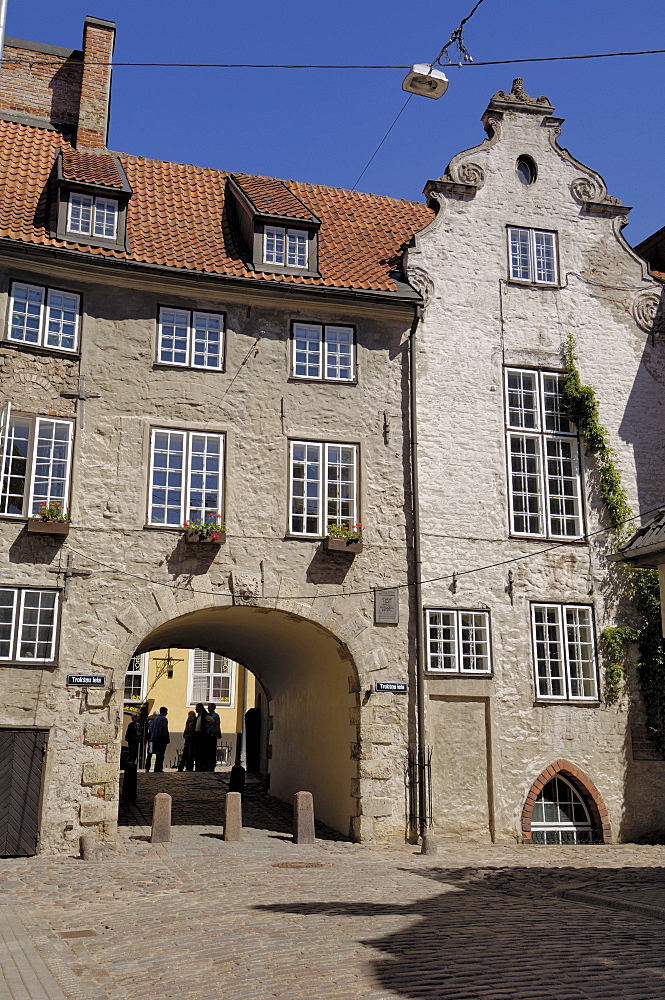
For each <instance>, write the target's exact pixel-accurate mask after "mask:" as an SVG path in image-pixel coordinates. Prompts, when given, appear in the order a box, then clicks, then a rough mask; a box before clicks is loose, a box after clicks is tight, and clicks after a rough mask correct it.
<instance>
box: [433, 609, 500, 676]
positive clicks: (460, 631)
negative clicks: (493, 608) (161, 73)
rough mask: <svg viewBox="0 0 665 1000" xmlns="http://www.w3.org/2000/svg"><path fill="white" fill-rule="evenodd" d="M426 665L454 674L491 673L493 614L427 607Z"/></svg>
mask: <svg viewBox="0 0 665 1000" xmlns="http://www.w3.org/2000/svg"><path fill="white" fill-rule="evenodd" d="M426 616H427V669H428V670H435V671H440V672H442V673H451V674H460V673H461V674H467V673H468V674H489V673H491V669H492V667H491V661H490V635H489V628H490V616H489V614H488V613H487V612H486V611H442V610H439V609H438V608H437V609H428V610H427V612H426Z"/></svg>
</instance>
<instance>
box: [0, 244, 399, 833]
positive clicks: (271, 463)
mask: <svg viewBox="0 0 665 1000" xmlns="http://www.w3.org/2000/svg"><path fill="white" fill-rule="evenodd" d="M2 272H3V277H2V281H1V283H0V298H1V302H0V315H2V316H5V314H6V305H7V295H8V288H9V281H10V279H16V280H27V281H31V282H33V283H36V284H45V285H50V286H52V287H56V288H58V287H65V288H70V289H73V290H75V291H78V292H80V293H81V294H82V301H83V304H84V315H83V320H82V330H81V358H80V364H79V360H78V358H73V357H64V356H63V355H58V354H56V353H49V352H48V351H45V350H40V349H37V348H34V349H31V348H24V347H16V346H8V345H4V346H3V347H2V350H1V351H0V355H1V356H2V358H4V363H5V369H7V367H9V372H10V374H13V375H14V378H13V380H12V379H5V380H4V381H3V384H2V389H1V392H2V396H3V400H4V398H11V401H12V404H13V406H14V408H15V410H16V411H18V412H26V413H30V414H42V415H43V414H48V413H51V412H57V413H58V414H62V415H66V416H73V415H74V412H75V410H74V404H73V403H71V402H70V401H67V400H64V399H62V398H61V397H60V392H61V391H62V390H63V388H72V387H75V384H76V382H75V378H76V376H78V375H79V374H81V375H83V376H84V377H85V379H86V388H87V389H89V390H92V391H96V392H99V393H100V396H99V398H98V399H90V400H88V402H87V403H86V404H85V424H84V426H81V421H80V419H79V422H78V425H77V427H76V431H75V445H74V472H73V479H72V495H71V529H70V532H69V535H68V537H67V538H66V540H64V541H61V542H58V541H57V540H53V539H50V538H44V537H42V536H35V535H31V536H29V537H28V536H26V533H25V526H24V523H23V522H22V521H20V520H19V521H16V520H12V519H9V518H0V546H1V548H2V553H3V558H4V560H5V566H6V567H8V569H6V572H5V579H6V580H7V582H8V583H9V584H10V585H18V586H21V585H35V586H39V587H52V586H54V585H56V584H60V585H62V584H63V583H64V577H62V576H56V575H54V574H52V573H51V572H49V570H52V569H55V568H56V567H58V566H60V565H62V563H63V562H64V561H66V559H67V558H68V557H69V555H70V554H71V556H72V558H73V560H74V566H75V568H81V569H87V570H90V571H91V574H90V575H89V576H87V577H82V576H74V577H72V578H71V580H70V582H69V587H68V593H67V599H66V601H64V603H63V605H62V615H61V626H60V649H59V656H58V663H57V666H55V667H53V668H51V669H37V668H36V667H32V666H30V665H21V666H3V667H2V669H1V670H0V726H18V727H30V726H39V727H44V728H47V729H48V730H49V750H48V761H47V766H46V769H45V778H44V781H45V786H44V796H43V806H42V816H41V849H42V850H58V851H63V850H64V851H67V850H70V849H71V848H72V845H74V844H75V843H76V839H77V837H78V836H79V834H80V832H81V828H82V826H89V825H94V826H98V827H99V828H100V829H103V830H104V831H105V835H106V836H107V837H108V838H111V839H112V838H113V836H114V833H115V817H116V807H117V795H118V759H119V742H120V736H121V732H120V728H121V722H122V685H123V679H124V672H125V669H126V666H127V662H128V659H129V656H130V655H131V654H132V653H133V652H134V651H135V650H136V649H138V648H142V649H147V648H160V647H161V646H163V645H165V643H164V642H162V641H161V637H162V636H163V635H164V629H167V630H168V628H169V627H170V623H171V622H173V621H177V622H182V621H184V620H185V619H186V618H187V616H188V615H191V614H193V613H194V612H197V613H198V612H202V613H203V614H204V617H205V614H207V611H206V609H208V611H209V612H210V613H211V614H213V615H214V614H215V613H216V612H217V610H218V609H219V610H220V611H224V610H225V609H227V610H229V611H233V610H234V603H237V601H236V597H237V595H234V594H233V573H239V574H240V575H245V576H249V577H251V578H252V579H255V580H259V581H260V593H259V594H258V597H257V599H256V605H257V606H256V608H255V609H254V610H255V612H256V614H260V613H261V610H262V609H263V610H267V609H277V610H278V611H279V613H280V621H282V620H283V621H284V622H285V623H286V624H285V625H284V630H285V631H284V635H283V636H282V639H280V640H279V641H280V642H283V643H288V641H289V632H288V629H287V627H286V626H287V624H288V628H289V629H291V630H292V635H293V636H294V637H295V635H296V633H297V630H298V628H304V627H307V628H309V627H312V628H317V629H319V630H320V637H321V642H322V643H324V642H325V643H328V644H330V643H332V644H334V646H335V648H337V649H338V650H339V655H336V654H335V659H336V662H337V663H338V664H339V667H336V668H335V670H339V671H340V676H341V678H342V683H343V687H344V694H343V695H342V694H340V695H339V696H338V695H335V698H336V699H337V700H336V701H335V703H334V705H333V704H328V705H327V704H326V703H325V700H324V698H323V693H324V690H323V688H322V693H321V697H319V700H318V702H317V701H316V691H315V690H314V689H313V688H312V687H311V686H310V687H307V685H304V686H303V687H302V690H301V692H300V694H299V693H298V690H297V689H295V690H294V685H293V684H291V685H290V686H289V684H288V683H287V682H288V679H289V675H288V670H287V668H286V667H284V672H283V673H282V674H281V675H280V674H279V673H278V672H277V671H274V672H273V675H272V676H271V674H270V670H265V671H263V670H262V663H261V658H262V657H263V658H264V660H266V659H268V658H269V656H270V644H269V643H267V645H265V646H261V644H260V643H259V640H258V639H256V641H254V639H253V637H252V636H253V633H252V632H251V631H250V633H249V634H245V633H243V635H244V638H243V640H242V642H243V643H244V645H242V644H241V645H242V650H244V662H246V663H247V665H248V666H250V668H252V669H255V670H256V672H257V674H258V675H259V676H262V674H263V673H265V674H266V676H267V677H268V679H269V680H270V683H272V684H273V689H272V690H270V685H269V684H268V685H267V693H268V695H269V697H271V698H272V701H271V708H270V711H271V712H272V715H273V721H272V724H273V726H274V728H275V732H276V733H277V731H278V730H279V726H280V717H279V713H278V712H277V714H275V709H274V706H275V704H277V703H278V702H279V701H280V698H281V699H282V701H283V700H284V699H283V691H284V690H288V691H289V698H290V702H289V705H290V708H289V713H290V715H289V718H291V720H292V721H291V722H290V723H288V724H289V725H295V722H294V721H293V720H294V719H297V717H298V712H299V710H300V709H302V711H303V712H319V713H321V719H322V731H324V732H325V731H326V726H329V727H332V729H331V731H333V730H334V731H335V733H337V734H338V735H337V736H336V737H335V739H337V740H338V743H337V745H338V746H341V743H340V742H339V741H340V740H342V742H344V741H343V739H342V736H341V735H339V734H341V732H342V730H341V729H340V728H339V727H340V726H345V727H346V732H347V734H348V735H347V736H346V738H345V739H346V742H345V749H344V752H343V758H344V759H343V760H341V761H339V760H338V761H332V760H331V761H329V762H328V765H327V766H329V767H330V769H331V772H332V769H334V768H335V767H336V766H337V767H338V768H339V769H340V770H341V772H342V773H346V774H347V779H346V780H347V785H346V787H347V789H348V791H347V792H346V793H345V794H346V796H347V799H348V802H349V806H348V809H347V816H346V821H345V827H344V829H343V830H342V832H344V833H347V832H348V828H349V826H350V828H351V831H352V833H353V835H354V836H356V837H358V838H364V839H374V840H382V839H384V840H385V839H394V838H396V837H401V836H403V832H404V789H403V770H404V762H405V759H406V749H407V740H408V723H407V714H408V706H407V700H406V699H401V700H400V699H395V698H393V696H374V697H372V698H369V699H368V698H367V697H366V692H367V691H368V690H369V688H370V686H371V682H372V680H373V679H374V678H376V677H381V676H384V677H385V676H388V677H389V679H390V680H407V679H408V676H409V660H408V657H409V646H408V639H409V636H408V627H409V608H408V596H407V593H406V591H402V596H401V619H400V624H399V625H398V626H381V627H376V626H374V624H373V599H372V588H373V587H375V586H379V587H380V586H387V585H389V584H391V583H394V582H400V581H404V580H405V579H406V577H407V557H406V537H407V530H410V529H409V527H408V523H407V515H406V506H407V504H406V501H405V495H404V485H405V482H407V481H408V471H407V470H408V453H407V451H406V446H405V438H404V429H405V428H404V425H403V416H402V413H403V412H405V413H406V412H407V407H406V404H405V402H404V399H403V393H404V388H403V387H404V383H405V370H406V365H407V359H406V348H405V340H406V336H407V332H408V329H409V326H410V319H411V310H410V309H405V308H402V309H400V308H399V307H392V306H388V305H383V306H382V305H378V304H372V303H366V304H365V303H362V302H358V304H357V305H350V304H348V303H346V304H341V303H340V304H337V303H336V302H332V301H330V300H322V299H321V298H319V297H316V298H315V297H314V296H312V298H311V299H309V300H308V299H307V298H305V297H300V296H299V295H298V294H297V293H295V292H293V290H291V289H286V290H285V291H284V293H283V294H282V293H281V292H280V293H279V294H275V295H274V297H271V298H268V297H266V296H260V295H259V294H258V293H254V294H252V293H251V292H248V293H243V292H238V291H233V292H231V291H229V290H226V289H224V288H223V286H220V287H216V286H215V284H214V282H211V283H210V284H206V285H204V284H198V283H197V282H196V281H195V280H186V279H183V280H182V281H180V280H176V279H172V280H171V279H165V278H158V277H155V278H154V279H153V278H151V277H150V276H148V277H143V278H138V277H137V278H131V277H130V276H128V275H127V274H126V273H120V274H115V273H114V274H110V273H108V272H106V271H103V272H102V271H100V272H98V271H97V270H96V269H95V266H94V264H85V265H80V266H77V265H75V264H72V265H71V266H69V265H67V264H64V263H63V264H56V263H54V262H51V261H48V262H46V263H44V264H40V263H39V262H38V261H37V260H36V259H35V260H34V261H33V262H32V263H30V264H28V263H27V262H26V261H25V259H22V261H21V265H20V267H18V265H17V263H16V262H12V261H11V260H9V259H6V260H4V261H2ZM160 305H171V306H179V307H183V308H192V307H193V308H200V309H203V310H205V309H214V310H221V311H223V312H224V313H225V314H226V365H225V371H224V372H217V371H197V370H191V369H186V370H183V369H178V368H168V367H167V366H164V365H160V364H157V363H156V361H155V357H156V354H155V352H156V334H157V315H158V308H159V306H160ZM298 318H306V319H308V320H311V321H317V320H318V321H323V322H329V323H344V324H353V325H355V327H356V332H357V339H358V380H357V384H348V385H345V384H330V383H323V382H318V383H317V382H304V381H301V380H295V379H292V378H291V376H290V361H289V348H290V344H289V336H290V323H291V321H292V320H295V319H298ZM386 424H387V426H388V429H389V434H388V435H386V433H385V425H386ZM154 426H166V427H175V428H184V429H190V430H196V429H199V430H208V431H217V432H222V433H224V434H226V445H227V450H226V472H225V491H226V503H225V518H226V523H227V538H226V543H225V545H224V546H222V547H221V548H220V549H219V550H216V549H214V548H213V549H212V551H208V547H198V546H187V545H185V543H184V538H183V535H184V532H183V531H182V529H180V528H178V529H164V528H146V511H147V489H148V473H147V466H148V455H149V439H150V430H151V428H152V427H154ZM294 437H295V438H305V439H312V440H324V441H325V440H328V441H342V442H347V441H348V442H351V443H357V444H358V445H359V448H360V456H361V458H360V483H361V485H360V519H361V521H362V522H363V524H364V525H365V526H366V535H365V541H364V551H363V552H362V553H361V554H359V555H357V556H355V557H353V558H351V557H349V556H346V555H341V556H340V555H335V554H327V553H325V552H322V551H321V547H320V543H319V542H318V541H316V540H309V539H299V538H289V537H288V534H287V506H288V503H287V498H288V489H287V487H288V479H287V476H288V441H289V439H290V438H294ZM204 549H205V551H203V550H204ZM346 592H349V593H350V595H351V596H348V597H346V596H344V594H345V593H346ZM215 621H216V622H217V624H216V625H215V628H216V629H217V631H216V632H214V633H211V634H208V633H206V638H207V645H206V648H211V649H212V648H216V649H218V651H220V652H230V653H232V652H233V651H232V650H229V649H228V647H227V642H228V641H230V640H229V639H228V636H227V637H226V638H225V635H224V629H223V627H222V625H220V624H219V622H221V621H222V619H219V621H217V619H215ZM299 622H302V623H304V624H303V625H299V624H298V623H299ZM308 623H310V624H308ZM200 627H201V628H203V625H201V626H200ZM206 627H207V626H206ZM280 628H281V626H280ZM160 629H161V630H162V631H161V632H160ZM259 631H260V630H257V631H256V635H257V636H258V635H259ZM277 631H279V629H277V626H276V631H275V637H276V636H277ZM229 634H230V633H229ZM202 636H203V633H202V632H201V631H200V630H199V631H198V632H197V631H196V629H194V630H193V631H192V629H190V631H189V633H188V635H187V643H186V644H187V645H192V646H195V645H199V644H201V645H203V644H204V643H203V640H202ZM248 636H249V637H248ZM234 641H236V640H234ZM237 641H238V642H240V639H238V640H237ZM262 641H263V640H262ZM275 642H277V638H275ZM293 642H294V645H295V638H294V639H293ZM173 644H174V645H177V643H175V642H174V643H173ZM237 648H238V649H240V646H238V647H237ZM326 648H327V647H326ZM236 651H237V650H236ZM312 655H313V656H314V657H315V656H316V649H315V648H314V649H313V653H312ZM326 655H328V654H326ZM235 658H236V659H240V660H241V662H242V660H243V658H241V657H240V656H236V657H235ZM248 661H250V662H248ZM331 662H332V661H331ZM301 668H302V657H301V667H299V669H301ZM91 669H93V670H95V671H98V672H103V673H104V674H105V676H106V679H107V687H106V689H105V690H102V691H99V692H98V691H93V690H92V689H90V690H89V691H88V693H87V695H86V693H85V691H84V690H81V689H77V688H73V689H68V688H67V687H66V686H65V678H66V674H67V673H72V672H76V671H78V672H81V671H85V670H88V671H90V670H91ZM294 669H295V667H294ZM331 669H332V668H331ZM280 684H281V685H282V688H280V687H279V685H280ZM305 688H307V692H306V693H307V699H308V700H307V701H306V699H305ZM336 690H337V689H336ZM340 690H341V689H340ZM299 698H301V699H302V700H303V704H302V705H301V706H300V705H299V704H298V699H299ZM312 699H313V700H312ZM326 713H329V716H330V718H327V717H326ZM333 716H334V719H333ZM281 718H282V723H283V726H282V731H281V733H280V740H281V744H280V745H281V746H282V750H281V751H280V752H281V753H282V754H283V753H284V752H286V751H285V750H284V746H285V745H287V746H288V739H286V744H285V742H284V725H286V721H285V720H286V718H287V717H286V715H285V714H282V717H281ZM341 718H343V723H342V722H340V721H339V720H340V719H341ZM335 720H337V721H335ZM287 736H288V733H287ZM340 825H341V824H340Z"/></svg>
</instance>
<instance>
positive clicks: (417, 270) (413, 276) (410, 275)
mask: <svg viewBox="0 0 665 1000" xmlns="http://www.w3.org/2000/svg"><path fill="white" fill-rule="evenodd" d="M406 273H407V279H408V282H409V284H410V285H412V286H413V287H414V288H415V290H416V291H417V292H419V293H420V295H422V297H423V302H424V303H425V306H426V307H427V304H428V303H429V302H430V301H431V299H432V298H433V296H434V282H433V281H432V279H431V278H430V276H429V274H428V273H427V271H423V269H422V268H421V267H415V266H411V265H409V266H408V267H407V272H406Z"/></svg>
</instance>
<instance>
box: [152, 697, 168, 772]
mask: <svg viewBox="0 0 665 1000" xmlns="http://www.w3.org/2000/svg"><path fill="white" fill-rule="evenodd" d="M167 713H168V708H164V707H163V706H162V708H160V710H159V715H156V716H154V717H153V718H152V719H151V720H150V742H151V743H152V752H153V753H154V755H155V773H156V774H157V773H158V772H159V771H163V770H164V754H165V753H166V748H167V746H168V745H169V743H170V742H171V737H170V736H169V724H168V722H167V721H166V716H167ZM149 769H150V766H149V765H148V767H146V771H148V770H149Z"/></svg>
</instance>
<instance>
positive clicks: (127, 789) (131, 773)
mask: <svg viewBox="0 0 665 1000" xmlns="http://www.w3.org/2000/svg"><path fill="white" fill-rule="evenodd" d="M136 772H137V765H136V763H135V762H131V763H128V764H125V773H124V775H123V778H122V800H123V802H136V782H137V776H136Z"/></svg>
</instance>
